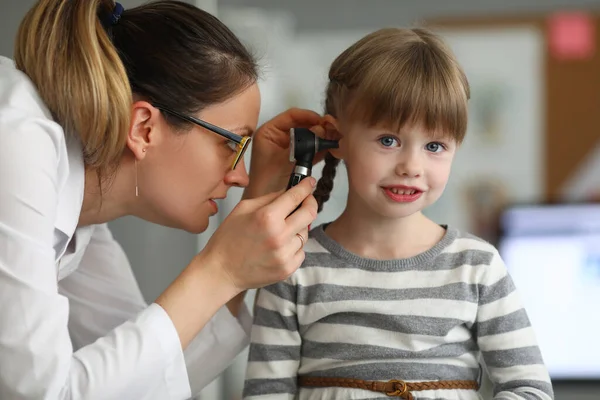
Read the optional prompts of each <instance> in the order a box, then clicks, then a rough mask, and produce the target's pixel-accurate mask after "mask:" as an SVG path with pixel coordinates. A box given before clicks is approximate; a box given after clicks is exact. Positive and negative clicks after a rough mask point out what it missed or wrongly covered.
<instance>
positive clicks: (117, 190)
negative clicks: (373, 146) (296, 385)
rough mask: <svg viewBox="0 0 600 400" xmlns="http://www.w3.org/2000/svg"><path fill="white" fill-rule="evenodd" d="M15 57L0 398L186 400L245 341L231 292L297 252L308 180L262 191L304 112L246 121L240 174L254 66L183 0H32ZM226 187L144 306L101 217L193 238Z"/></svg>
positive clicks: (0, 284) (2, 169)
mask: <svg viewBox="0 0 600 400" xmlns="http://www.w3.org/2000/svg"><path fill="white" fill-rule="evenodd" d="M15 63H16V66H14V65H13V63H12V62H11V61H10V60H8V59H6V58H4V59H2V60H0V355H1V356H0V398H1V399H6V400H9V399H160V400H163V399H185V398H189V397H190V396H191V395H193V394H195V393H197V392H198V391H199V390H200V389H201V388H202V387H203V386H204V385H206V384H207V383H208V382H210V381H211V380H212V379H213V378H214V377H215V376H216V375H218V374H219V373H220V372H221V371H222V370H223V369H224V368H225V367H226V366H227V364H228V363H229V362H230V361H231V360H232V359H233V357H234V356H235V355H236V354H237V353H238V352H239V351H240V350H241V349H242V348H243V347H244V346H245V344H246V342H247V333H248V327H249V325H250V318H249V316H248V312H247V310H246V308H245V307H244V305H243V297H244V291H245V290H246V289H249V288H256V287H261V286H264V285H266V284H269V283H272V282H276V281H279V280H281V279H284V278H285V277H287V276H288V275H290V274H291V273H292V272H293V271H294V270H295V269H296V268H297V267H298V266H299V265H300V263H301V262H302V260H303V257H304V252H303V250H302V246H303V244H304V238H305V237H306V229H307V226H308V225H309V224H310V223H311V222H312V221H313V219H314V218H315V216H316V202H315V200H314V198H313V197H312V195H311V192H312V190H313V185H314V180H313V179H312V178H311V179H306V180H305V182H302V184H300V185H298V186H296V187H295V188H293V189H291V190H289V191H287V192H285V193H284V194H281V193H271V192H274V191H279V189H282V188H284V187H285V184H286V179H287V177H286V175H287V173H288V172H289V164H288V163H287V162H286V158H287V157H286V147H287V142H288V137H287V132H288V131H289V129H290V128H292V127H293V126H307V127H308V126H312V125H315V124H317V123H318V122H319V116H318V115H317V114H315V113H312V112H309V111H303V110H290V111H288V112H286V113H283V114H281V115H279V116H278V117H276V118H274V119H273V120H272V121H270V122H268V123H266V124H265V125H264V126H263V127H261V128H260V129H258V130H257V132H256V134H254V139H253V140H254V146H253V156H252V165H251V171H252V174H251V175H252V179H251V180H250V182H251V184H249V178H248V175H247V174H246V171H245V168H244V163H243V162H240V160H241V158H242V156H243V153H244V151H245V149H246V147H247V144H248V142H249V137H250V135H251V134H252V132H253V131H254V130H255V128H256V125H257V119H258V114H259V107H260V97H259V92H258V89H257V85H256V80H257V72H256V64H255V62H254V60H253V59H252V57H251V56H250V54H249V53H248V52H247V50H246V49H245V48H244V47H243V46H242V45H241V43H240V42H239V40H238V39H237V38H236V37H235V36H234V35H233V34H232V33H231V32H230V31H229V30H228V29H227V28H226V27H225V26H224V25H223V24H222V23H221V22H220V21H218V20H217V19H216V18H214V17H212V16H211V15H210V14H207V13H206V12H203V11H201V10H199V9H197V8H196V7H193V6H191V5H188V4H186V3H182V2H176V1H159V2H156V3H151V4H148V5H144V6H141V7H138V8H135V9H132V10H127V11H124V10H123V8H122V7H121V6H120V5H119V4H115V3H113V1H109V0H60V1H59V0H40V1H38V3H37V4H36V5H35V6H34V7H33V8H32V9H31V10H30V12H29V13H28V14H27V16H26V17H25V19H24V20H23V22H22V23H21V26H20V28H19V32H18V35H17V42H16V51H15ZM274 171H278V172H274ZM231 186H241V187H245V188H246V189H245V193H244V198H245V200H243V201H242V202H241V203H240V204H239V205H238V207H236V208H235V209H234V211H233V212H232V213H231V214H230V215H229V216H228V218H227V219H226V220H225V221H224V222H223V223H222V225H221V226H220V227H219V229H218V230H217V232H216V233H215V234H214V235H213V237H212V238H211V240H210V241H209V243H208V244H207V246H206V247H205V249H204V250H203V251H202V252H201V253H199V254H198V255H197V256H196V257H195V258H194V259H193V260H192V261H191V262H190V264H189V265H188V266H187V267H186V268H185V269H184V270H183V272H182V273H181V275H180V276H179V277H178V278H177V279H176V280H175V281H174V282H173V284H172V285H170V286H169V287H168V288H167V289H166V290H165V292H164V293H162V294H161V295H160V296H159V297H158V298H157V299H156V301H155V302H154V303H153V304H151V305H150V306H147V305H145V304H144V302H143V299H142V296H141V294H140V291H139V289H138V287H137V285H136V283H135V280H134V277H133V274H132V272H131V268H130V266H129V263H128V261H127V259H126V257H125V255H124V253H123V251H122V249H121V248H120V247H119V246H118V244H117V243H116V242H115V241H114V239H113V238H112V236H111V234H110V232H109V230H108V229H107V227H106V223H107V222H108V221H111V220H113V219H115V218H118V217H121V216H124V215H135V216H137V217H140V218H143V219H145V220H148V221H151V222H154V223H158V224H161V225H165V226H170V227H176V228H181V229H185V230H187V231H189V232H196V233H198V232H202V231H204V230H205V229H206V227H207V225H208V219H209V216H210V215H212V214H215V213H216V212H217V205H216V203H215V201H214V200H215V199H218V198H224V197H225V196H226V194H227V190H228V189H229V188H230V187H231ZM300 203H302V206H301V207H300V208H299V209H298V211H296V212H294V213H293V214H291V215H290V213H291V212H292V211H293V210H294V209H295V208H296V207H297V206H298V205H299V204H300ZM288 216H289V217H288ZM224 305H226V307H224Z"/></svg>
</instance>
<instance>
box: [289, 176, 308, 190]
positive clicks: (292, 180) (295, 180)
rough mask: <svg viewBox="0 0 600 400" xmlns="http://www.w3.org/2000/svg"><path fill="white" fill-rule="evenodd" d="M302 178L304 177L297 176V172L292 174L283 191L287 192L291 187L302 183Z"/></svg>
mask: <svg viewBox="0 0 600 400" xmlns="http://www.w3.org/2000/svg"><path fill="white" fill-rule="evenodd" d="M304 178H306V175H303V174H299V173H297V172H294V173H292V174H291V175H290V180H289V181H288V185H287V189H285V190H289V189H291V188H292V187H294V186H296V185H297V184H299V183H300V182H302V179H304Z"/></svg>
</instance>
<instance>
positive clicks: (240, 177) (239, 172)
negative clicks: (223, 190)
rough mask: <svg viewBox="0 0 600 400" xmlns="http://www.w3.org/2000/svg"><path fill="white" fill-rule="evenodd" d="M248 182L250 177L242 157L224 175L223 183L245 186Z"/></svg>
mask: <svg viewBox="0 0 600 400" xmlns="http://www.w3.org/2000/svg"><path fill="white" fill-rule="evenodd" d="M249 182H250V178H249V177H248V171H247V170H246V164H245V163H244V160H243V159H241V160H240V161H239V162H238V165H237V166H236V167H235V169H233V170H231V171H229V172H228V173H227V174H226V175H225V183H226V184H227V185H229V186H237V187H246V186H248V183H249Z"/></svg>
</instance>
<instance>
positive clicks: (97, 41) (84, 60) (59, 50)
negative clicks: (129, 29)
mask: <svg viewBox="0 0 600 400" xmlns="http://www.w3.org/2000/svg"><path fill="white" fill-rule="evenodd" d="M114 7H115V3H114V1H112V0H39V1H38V2H37V3H36V5H35V6H34V7H33V8H32V9H31V10H30V11H29V12H28V13H27V15H26V16H25V18H24V19H23V21H22V22H21V24H20V26H19V30H18V33H17V39H16V43H15V54H14V58H15V62H16V65H17V68H18V69H20V70H21V71H23V72H24V73H25V74H26V75H27V76H29V78H30V79H31V80H32V81H33V83H34V84H35V86H36V87H37V90H38V93H39V94H40V96H41V98H42V100H43V101H44V102H45V104H46V106H47V107H48V109H49V110H50V112H51V113H52V115H53V118H54V119H55V120H56V122H57V123H59V124H60V125H61V126H62V127H63V129H64V130H65V133H66V135H67V136H69V135H76V136H77V137H78V138H79V140H80V141H81V143H82V146H83V154H84V162H85V165H86V167H88V168H91V169H95V170H97V171H98V172H99V173H101V172H102V171H104V170H106V169H108V168H110V167H114V166H116V164H117V163H118V161H119V159H120V157H121V155H122V153H123V150H124V148H125V144H126V138H127V135H126V134H125V132H126V131H127V130H128V129H129V124H130V118H131V117H130V113H131V110H130V108H131V104H132V94H131V87H130V84H129V80H128V78H127V73H126V71H125V67H124V65H123V63H122V62H121V60H120V58H119V55H118V53H117V51H116V49H115V47H114V46H113V44H112V43H111V40H110V39H109V36H108V34H107V32H106V31H105V29H104V28H103V26H102V23H101V20H100V18H103V19H105V18H104V17H105V16H106V15H110V13H112V12H113V10H114ZM107 13H108V14H107Z"/></svg>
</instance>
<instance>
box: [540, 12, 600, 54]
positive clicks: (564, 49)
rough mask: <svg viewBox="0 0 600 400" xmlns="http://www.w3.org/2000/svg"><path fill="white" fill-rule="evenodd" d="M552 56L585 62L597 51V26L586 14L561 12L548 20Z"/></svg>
mask: <svg viewBox="0 0 600 400" xmlns="http://www.w3.org/2000/svg"><path fill="white" fill-rule="evenodd" d="M548 45H549V50H550V54H551V55H552V56H553V57H555V58H558V59H561V60H583V59H588V58H590V57H592V56H593V55H594V52H595V51H596V26H595V23H594V20H593V18H592V16H591V15H589V14H587V13H585V12H579V11H575V12H559V13H556V14H553V15H552V16H551V17H550V18H549V19H548Z"/></svg>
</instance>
